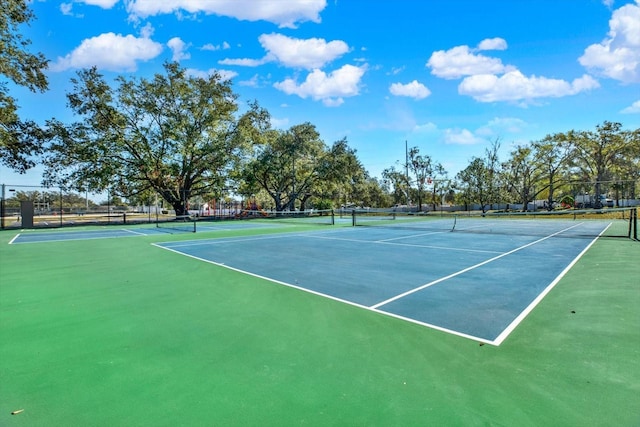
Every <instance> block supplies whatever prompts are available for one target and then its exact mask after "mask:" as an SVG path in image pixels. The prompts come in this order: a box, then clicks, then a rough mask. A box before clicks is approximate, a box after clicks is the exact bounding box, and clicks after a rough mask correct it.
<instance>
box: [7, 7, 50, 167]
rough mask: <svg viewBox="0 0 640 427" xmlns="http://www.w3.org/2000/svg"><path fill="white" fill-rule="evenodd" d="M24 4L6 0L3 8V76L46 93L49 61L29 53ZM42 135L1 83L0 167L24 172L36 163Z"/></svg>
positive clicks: (29, 17)
mask: <svg viewBox="0 0 640 427" xmlns="http://www.w3.org/2000/svg"><path fill="white" fill-rule="evenodd" d="M34 18H35V17H34V15H33V12H32V11H31V10H30V9H29V8H28V5H27V2H26V1H24V0H3V2H2V7H1V8H0V75H2V76H4V77H6V78H7V79H8V80H10V81H12V82H13V83H14V84H15V85H18V86H23V87H26V88H28V89H29V90H31V91H32V92H36V91H40V92H44V91H45V90H47V87H48V82H47V78H46V76H45V74H44V72H43V70H44V69H46V68H47V66H48V61H47V60H46V59H45V58H44V56H43V55H42V54H41V53H38V54H32V53H29V51H28V50H27V49H28V48H29V45H30V44H31V42H30V41H29V40H28V39H25V38H24V37H23V36H22V34H20V32H19V27H20V25H24V24H28V23H29V22H30V21H32V20H33V19H34ZM42 136H43V135H42V131H41V130H40V129H39V128H38V126H37V125H36V124H35V122H33V121H30V120H21V119H20V117H19V115H18V104H17V101H16V99H14V98H13V97H12V96H10V95H9V88H8V85H7V84H6V83H0V163H2V164H5V165H6V166H8V167H10V168H12V169H14V170H16V171H18V172H24V171H26V170H27V169H29V168H30V167H32V166H34V165H35V163H34V161H33V159H32V158H31V156H33V155H36V154H39V153H41V146H40V144H39V140H40V139H41V138H42Z"/></svg>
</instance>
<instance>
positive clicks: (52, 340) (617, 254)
mask: <svg viewBox="0 0 640 427" xmlns="http://www.w3.org/2000/svg"><path fill="white" fill-rule="evenodd" d="M283 230H284V229H283ZM276 231H278V230H270V231H269V232H276ZM14 233H15V232H1V233H0V343H1V344H0V425H10V426H13V425H16V426H18V425H23V426H68V425H87V426H176V425H185V426H191V425H223V426H236V425H237V426H297V425H305V426H332V425H334V426H344V425H350V426H352V425H353V426H357V425H362V426H365V425H366V426H411V425H416V426H423V425H456V426H486V425H492V426H513V425H518V426H539V425H547V426H566V425H585V426H587V425H588V426H611V425H616V426H635V425H639V424H640V365H639V364H638V360H640V310H638V307H639V306H640V292H639V288H638V286H639V280H638V279H639V277H640V263H637V260H638V259H639V258H640V244H639V243H637V242H632V241H630V240H625V239H607V240H600V241H598V242H596V244H595V245H594V246H592V248H591V249H590V250H589V252H588V253H587V254H586V255H585V256H584V257H583V258H582V259H581V260H580V262H578V263H577V264H576V265H575V266H574V268H573V269H572V270H571V271H570V272H569V274H568V275H566V276H565V277H564V278H563V279H562V280H561V281H560V283H559V284H558V285H557V286H556V287H555V288H554V290H553V291H552V292H551V293H550V294H549V295H548V296H547V297H546V298H545V299H544V300H543V301H542V303H541V304H540V305H538V307H536V309H535V310H534V311H533V312H532V313H531V314H530V315H529V316H528V317H527V318H526V319H525V321H524V322H523V323H522V324H521V325H520V326H519V327H518V328H517V329H516V330H515V331H514V332H513V333H512V334H511V335H510V336H509V338H508V339H507V340H506V341H505V342H504V343H503V344H502V345H501V346H499V347H494V346H490V345H484V346H481V345H479V344H478V343H477V342H474V341H471V340H468V339H464V338H460V337H457V336H453V335H448V334H446V333H443V332H439V331H435V330H431V329H428V328H424V327H421V326H419V325H415V324H411V323H407V322H403V321H401V320H398V319H394V318H390V317H386V316H381V315H378V314H376V313H373V312H368V311H364V310H361V309H358V308H356V307H352V306H349V305H345V304H342V303H339V302H336V301H333V300H328V299H323V298H319V297H317V296H314V295H312V294H308V293H305V292H301V291H298V290H295V289H291V288H287V287H282V286H279V285H277V284H274V283H271V282H267V281H264V280H261V279H259V278H256V277H250V276H247V275H244V274H241V273H238V272H235V271H231V270H227V269H224V268H220V267H217V266H214V265H211V264H207V263H203V262H200V261H198V260H195V259H191V258H188V257H181V256H177V255H176V254H173V253H171V252H168V251H163V250H161V249H158V248H156V247H153V246H152V245H151V243H152V242H154V241H157V240H170V239H184V238H193V237H194V235H189V236H186V237H185V236H180V235H175V236H155V237H132V238H119V239H105V240H93V241H69V242H51V243H41V244H23V245H7V242H8V241H9V240H10V239H11V238H12V237H13V236H14ZM243 233H245V234H246V233H250V232H249V231H244V232H243ZM221 235H222V234H221ZM225 235H231V232H228V233H225ZM196 236H197V235H196ZM198 237H200V236H198ZM202 237H211V234H207V233H204V234H203V235H202ZM282 262H286V259H283V260H282ZM514 276H515V277H514V280H517V274H515V275H514ZM18 409H24V412H22V413H20V414H18V415H11V412H12V411H15V410H18Z"/></svg>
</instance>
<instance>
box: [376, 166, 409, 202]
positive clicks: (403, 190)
mask: <svg viewBox="0 0 640 427" xmlns="http://www.w3.org/2000/svg"><path fill="white" fill-rule="evenodd" d="M382 180H383V183H384V185H385V186H386V187H388V188H390V190H391V196H392V198H393V203H394V204H396V205H402V204H405V203H406V204H407V205H408V204H409V181H408V179H407V175H406V174H405V173H403V172H401V171H399V170H397V169H396V168H395V166H391V167H390V168H387V169H385V170H383V171H382Z"/></svg>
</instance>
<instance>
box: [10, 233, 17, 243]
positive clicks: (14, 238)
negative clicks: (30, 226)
mask: <svg viewBox="0 0 640 427" xmlns="http://www.w3.org/2000/svg"><path fill="white" fill-rule="evenodd" d="M18 237H20V233H18V234H16V235H15V236H14V237H13V239H11V240H10V241H9V244H12V243H13V242H14V240H16V239H17V238H18Z"/></svg>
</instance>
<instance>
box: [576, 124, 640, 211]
mask: <svg viewBox="0 0 640 427" xmlns="http://www.w3.org/2000/svg"><path fill="white" fill-rule="evenodd" d="M634 135H637V132H629V131H624V130H623V129H622V124H620V123H616V122H609V121H605V122H604V123H602V124H601V125H598V126H596V131H595V132H593V131H580V132H575V131H569V132H568V133H567V134H565V135H564V139H565V140H567V141H568V142H569V143H571V144H572V145H573V148H574V152H573V156H572V159H571V165H572V166H573V167H574V168H576V169H577V170H578V171H579V173H580V176H582V177H584V178H586V179H588V180H590V181H591V182H593V183H594V184H595V185H594V193H595V200H596V204H595V207H596V208H600V207H602V206H601V205H600V195H601V194H602V183H603V182H604V181H609V180H612V179H613V178H614V177H613V172H614V171H615V170H616V168H617V167H619V166H620V165H623V164H625V163H626V164H628V162H627V159H629V158H631V157H633V155H634V151H635V150H634V147H635V146H636V144H637V142H634Z"/></svg>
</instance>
